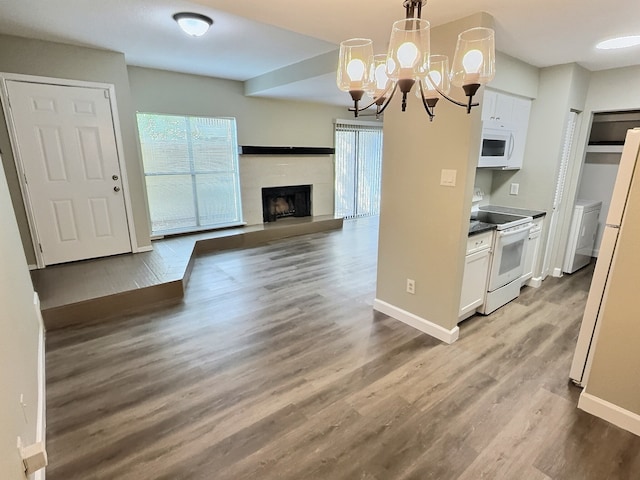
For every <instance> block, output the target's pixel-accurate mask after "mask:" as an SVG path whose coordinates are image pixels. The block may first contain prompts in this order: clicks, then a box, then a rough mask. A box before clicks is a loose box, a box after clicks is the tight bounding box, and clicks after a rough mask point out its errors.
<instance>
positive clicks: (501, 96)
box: [495, 93, 515, 123]
mask: <svg viewBox="0 0 640 480" xmlns="http://www.w3.org/2000/svg"><path fill="white" fill-rule="evenodd" d="M514 100H515V97H512V96H511V95H507V94H505V93H498V95H497V98H496V108H495V117H496V118H495V119H496V120H497V121H499V122H504V123H512V122H513V103H514Z"/></svg>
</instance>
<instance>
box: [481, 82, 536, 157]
mask: <svg viewBox="0 0 640 480" xmlns="http://www.w3.org/2000/svg"><path fill="white" fill-rule="evenodd" d="M530 112H531V100H529V99H527V98H522V97H517V96H515V95H509V94H507V93H502V92H497V91H494V90H485V92H484V97H483V100H482V115H481V117H482V126H483V130H484V131H487V130H491V131H492V133H495V132H496V131H497V130H501V131H502V132H504V135H505V136H508V137H509V139H508V141H507V145H506V152H507V153H506V154H505V155H504V158H501V159H493V161H492V162H491V161H487V159H486V158H482V154H481V158H480V160H479V162H478V166H479V167H489V168H496V169H501V170H516V169H519V168H522V163H523V160H524V150H525V145H526V142H527V130H528V128H529V114H530ZM484 131H483V138H484V137H485V135H484ZM489 160H491V159H489Z"/></svg>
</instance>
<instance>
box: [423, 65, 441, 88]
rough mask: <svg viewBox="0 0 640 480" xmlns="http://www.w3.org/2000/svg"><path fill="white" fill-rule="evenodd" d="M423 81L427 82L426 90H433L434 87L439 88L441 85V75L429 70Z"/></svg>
mask: <svg viewBox="0 0 640 480" xmlns="http://www.w3.org/2000/svg"><path fill="white" fill-rule="evenodd" d="M425 80H426V81H427V88H428V89H429V90H435V87H439V86H440V84H441V83H442V75H440V72H439V71H437V70H431V71H430V72H429V75H428V76H427V78H426V79H425Z"/></svg>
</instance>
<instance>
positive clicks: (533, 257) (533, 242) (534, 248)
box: [520, 217, 544, 286]
mask: <svg viewBox="0 0 640 480" xmlns="http://www.w3.org/2000/svg"><path fill="white" fill-rule="evenodd" d="M543 222H544V217H540V218H537V219H535V220H534V221H533V224H534V225H535V226H534V228H536V227H537V228H540V232H539V233H538V234H537V235H535V236H534V238H529V241H528V243H527V250H526V253H525V259H524V273H523V274H522V277H520V280H521V285H520V286H524V285H526V284H527V282H528V281H529V280H530V279H531V278H532V277H533V276H534V275H535V269H536V265H537V264H538V257H539V256H540V241H541V238H542V224H543ZM538 286H539V285H538Z"/></svg>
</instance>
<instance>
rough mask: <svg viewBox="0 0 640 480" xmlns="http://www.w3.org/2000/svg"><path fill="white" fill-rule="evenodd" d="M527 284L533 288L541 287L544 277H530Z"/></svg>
mask: <svg viewBox="0 0 640 480" xmlns="http://www.w3.org/2000/svg"><path fill="white" fill-rule="evenodd" d="M526 285H527V286H529V287H533V288H540V286H541V285H542V277H533V278H530V279H529V280H527V283H526Z"/></svg>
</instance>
